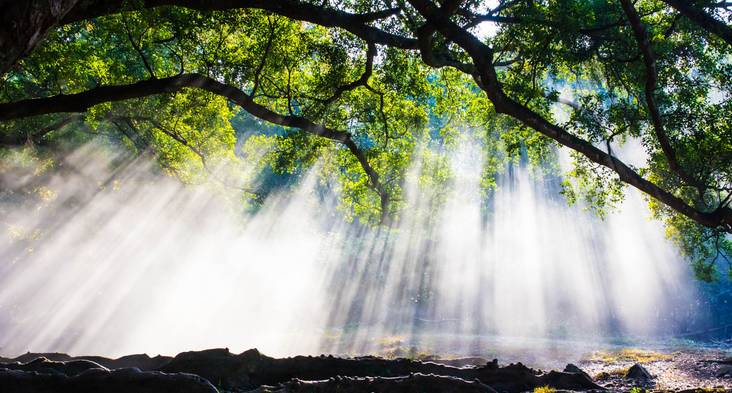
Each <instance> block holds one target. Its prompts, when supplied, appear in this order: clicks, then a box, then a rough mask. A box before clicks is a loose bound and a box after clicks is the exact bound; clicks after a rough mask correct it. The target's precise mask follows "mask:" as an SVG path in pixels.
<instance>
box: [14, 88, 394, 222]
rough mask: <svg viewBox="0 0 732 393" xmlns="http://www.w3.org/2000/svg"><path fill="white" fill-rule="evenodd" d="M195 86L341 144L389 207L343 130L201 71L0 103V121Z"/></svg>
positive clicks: (263, 116)
mask: <svg viewBox="0 0 732 393" xmlns="http://www.w3.org/2000/svg"><path fill="white" fill-rule="evenodd" d="M185 87H189V88H197V89H202V90H206V91H208V92H211V93H213V94H216V95H219V96H222V97H225V98H227V99H229V100H230V101H232V102H233V103H235V104H237V105H239V106H240V107H241V108H242V109H244V110H245V111H247V112H249V113H250V114H252V115H253V116H255V117H257V118H260V119H262V120H265V121H267V122H270V123H273V124H277V125H280V126H283V127H292V128H298V129H300V130H302V131H304V132H307V133H309V134H312V135H317V136H321V137H324V138H328V139H331V140H333V141H336V142H339V143H341V144H342V145H344V146H345V147H346V148H348V150H349V151H350V152H351V153H352V154H353V155H354V156H355V157H356V159H357V160H358V162H359V164H360V165H361V168H362V169H363V170H364V172H366V175H367V177H368V179H369V183H370V185H371V188H372V189H373V190H374V191H376V192H377V194H379V197H380V198H381V204H382V220H383V219H385V218H386V214H387V212H388V210H384V209H385V208H387V207H388V206H387V205H388V201H389V199H388V193H387V192H386V189H385V188H384V186H383V184H382V183H381V181H380V180H379V175H378V174H377V173H376V171H375V170H374V169H373V168H372V167H371V165H370V164H369V163H368V159H367V158H366V155H365V153H364V152H363V150H361V149H360V148H359V147H358V146H357V145H356V143H355V141H354V140H353V139H352V137H351V134H349V133H348V132H345V131H341V130H336V129H333V128H330V127H326V126H324V125H322V124H316V123H314V122H313V121H311V120H309V119H307V118H305V117H301V116H295V115H281V114H279V113H276V112H274V111H272V110H270V109H269V108H267V107H265V106H263V105H261V104H258V103H256V102H254V100H253V98H252V96H250V95H248V94H247V93H245V92H244V91H242V90H240V89H238V88H236V87H234V86H231V85H227V84H224V83H221V82H219V81H217V80H215V79H212V78H210V77H207V76H205V75H201V74H182V75H176V76H171V77H168V78H161V79H149V80H145V81H141V82H137V83H133V84H129V85H119V86H100V87H96V88H93V89H91V90H87V91H85V92H82V93H77V94H71V95H58V96H53V97H46V98H33V99H27V100H21V101H17V102H11V103H3V104H0V121H2V120H13V119H20V118H24V117H29V116H37V115H43V114H49V113H62V112H85V111H86V110H87V109H89V108H91V107H92V106H94V105H98V104H101V103H104V102H115V101H123V100H127V99H132V98H141V97H147V96H151V95H155V94H163V93H174V92H177V91H179V90H180V89H182V88H185Z"/></svg>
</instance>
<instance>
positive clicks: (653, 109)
mask: <svg viewBox="0 0 732 393" xmlns="http://www.w3.org/2000/svg"><path fill="white" fill-rule="evenodd" d="M620 4H621V5H622V6H623V11H625V14H626V15H627V17H628V21H629V22H630V26H631V28H632V29H633V34H634V35H635V39H636V41H637V42H638V48H639V49H640V51H641V54H642V56H643V63H644V65H645V68H646V83H645V92H644V93H645V100H646V105H647V107H648V112H649V113H650V115H651V122H652V123H653V131H654V132H655V134H656V138H657V139H658V142H659V144H660V145H661V150H662V151H663V154H664V156H666V161H668V166H669V168H671V170H672V171H673V172H674V173H676V174H677V175H678V176H679V178H681V180H683V181H684V182H686V183H687V184H690V185H693V186H694V187H696V188H697V189H698V190H699V196H700V197H703V195H704V191H705V190H706V186H705V185H704V184H703V183H702V182H700V181H698V180H697V179H695V178H694V177H693V176H691V175H689V174H688V173H687V172H686V171H685V170H684V168H682V167H681V164H679V161H678V158H677V157H676V152H675V151H674V148H673V146H671V141H670V140H669V137H668V134H666V130H665V129H664V126H663V119H662V118H661V113H660V111H659V109H658V105H657V104H656V99H655V97H654V95H655V91H656V88H657V84H658V70H657V68H656V57H655V56H654V54H653V50H652V49H651V41H650V37H649V36H648V31H647V30H646V28H645V26H643V23H642V22H641V19H640V16H638V13H637V12H636V10H635V7H633V4H632V3H631V2H630V0H620Z"/></svg>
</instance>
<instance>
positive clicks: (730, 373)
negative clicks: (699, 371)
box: [716, 366, 732, 378]
mask: <svg viewBox="0 0 732 393" xmlns="http://www.w3.org/2000/svg"><path fill="white" fill-rule="evenodd" d="M716 375H717V378H732V366H722V367H720V368H719V370H717V374H716Z"/></svg>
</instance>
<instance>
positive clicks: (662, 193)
mask: <svg viewBox="0 0 732 393" xmlns="http://www.w3.org/2000/svg"><path fill="white" fill-rule="evenodd" d="M409 2H410V4H412V5H413V6H414V7H415V9H417V11H418V12H419V13H420V14H421V15H422V16H423V17H424V18H425V19H427V21H428V22H429V23H430V24H432V25H434V26H435V27H436V29H437V30H438V31H440V32H441V33H442V34H443V35H445V37H446V38H448V39H450V40H451V41H453V42H455V43H456V44H457V45H459V46H460V47H462V48H463V49H464V50H465V51H466V52H467V53H468V54H469V55H470V56H471V58H472V59H473V62H474V64H475V66H476V74H475V75H474V78H475V79H476V83H477V84H478V86H480V87H481V88H482V89H483V90H484V91H485V92H486V94H487V95H488V98H489V99H490V100H491V102H492V103H493V106H494V108H495V110H496V112H498V113H503V114H507V115H510V116H512V117H513V118H515V119H517V120H519V121H521V122H522V123H524V124H525V125H527V126H529V127H531V128H532V129H534V130H536V131H538V132H540V133H542V134H543V135H545V136H547V137H549V138H552V139H554V140H555V141H557V142H558V143H559V144H561V145H563V146H566V147H569V148H571V149H573V150H575V151H577V152H579V153H581V154H583V155H584V156H585V157H587V158H588V159H589V160H590V161H592V162H595V163H597V164H600V165H603V166H605V167H608V168H610V169H611V170H613V171H614V172H615V173H617V174H618V176H619V177H620V180H622V181H624V182H625V183H627V184H630V185H632V186H634V187H635V188H637V189H639V190H640V191H643V192H644V193H646V194H648V195H650V196H652V197H653V198H655V199H657V200H659V201H661V202H663V203H664V204H666V205H667V206H669V207H671V208H672V209H674V210H676V211H678V212H679V213H681V214H683V215H684V216H686V217H688V218H690V219H692V220H694V221H696V222H697V223H699V224H701V225H704V226H706V227H710V228H718V227H722V228H724V230H725V231H727V232H730V233H732V209H729V208H725V209H723V210H718V211H714V212H702V211H699V210H697V209H695V208H693V207H692V206H689V205H688V204H687V203H686V202H684V201H683V200H681V199H680V198H678V197H676V196H675V195H673V194H671V193H670V192H668V191H666V190H664V189H662V188H661V187H659V186H658V185H656V184H655V183H652V182H650V181H648V180H646V179H644V178H643V177H642V176H640V175H639V174H638V173H637V172H635V171H634V170H633V169H631V168H630V167H628V166H627V165H626V164H625V163H624V162H622V161H620V160H618V159H617V158H615V157H613V156H611V155H609V154H607V153H606V152H604V151H602V150H600V149H598V148H597V147H595V146H593V145H592V144H591V143H590V142H588V141H586V140H584V139H581V138H579V137H577V136H575V135H573V134H571V133H569V132H568V131H566V130H565V129H563V128H561V127H559V126H557V125H555V124H552V123H551V122H549V121H548V120H546V119H544V118H543V117H542V116H541V115H539V114H538V113H536V112H534V111H532V110H531V109H529V108H527V107H525V106H523V105H521V104H519V103H518V102H516V101H515V100H513V99H512V98H510V97H509V96H507V95H506V93H505V92H504V91H503V88H502V87H501V83H500V81H499V80H498V75H497V73H496V69H495V67H494V66H493V51H492V49H491V48H490V47H489V46H487V45H485V44H483V43H482V42H481V41H480V40H479V39H478V38H477V37H475V36H474V35H472V34H470V33H469V32H468V31H467V30H465V29H463V28H461V27H460V26H458V25H456V24H455V23H453V22H452V21H450V20H449V19H448V18H447V17H445V16H444V15H443V13H442V12H440V10H439V9H438V8H437V7H435V6H434V4H432V3H431V2H429V1H428V0H409Z"/></svg>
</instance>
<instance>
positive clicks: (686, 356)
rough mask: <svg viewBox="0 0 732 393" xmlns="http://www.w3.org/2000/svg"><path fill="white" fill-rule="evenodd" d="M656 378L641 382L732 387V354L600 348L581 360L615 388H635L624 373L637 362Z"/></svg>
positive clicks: (659, 385) (653, 385) (646, 385)
mask: <svg viewBox="0 0 732 393" xmlns="http://www.w3.org/2000/svg"><path fill="white" fill-rule="evenodd" d="M636 363H637V364H640V365H642V366H643V367H644V368H645V369H646V370H648V372H649V373H650V374H651V375H652V376H653V378H652V379H651V380H649V381H646V383H642V384H638V385H637V386H640V387H644V388H647V389H655V390H672V391H682V390H687V389H697V388H705V389H732V358H730V353H729V352H728V351H725V350H720V349H709V348H683V349H676V350H673V351H646V350H639V349H621V350H616V351H610V352H596V353H593V354H591V355H589V356H586V357H585V358H583V359H581V360H580V361H579V362H577V365H578V366H579V367H580V368H581V369H582V370H584V371H585V372H587V373H588V374H589V375H590V376H591V377H592V378H593V379H594V380H595V381H596V382H597V383H598V384H599V385H601V386H603V387H605V388H608V389H611V390H626V389H629V388H632V387H633V386H634V384H635V383H636V382H635V381H629V380H628V379H626V378H623V376H624V375H625V374H626V373H627V371H628V369H629V368H630V367H632V366H633V365H634V364H636Z"/></svg>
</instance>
